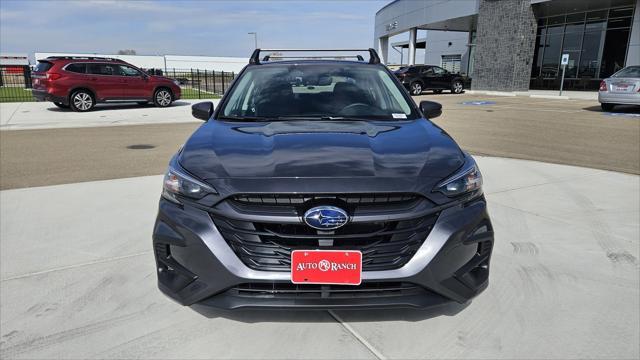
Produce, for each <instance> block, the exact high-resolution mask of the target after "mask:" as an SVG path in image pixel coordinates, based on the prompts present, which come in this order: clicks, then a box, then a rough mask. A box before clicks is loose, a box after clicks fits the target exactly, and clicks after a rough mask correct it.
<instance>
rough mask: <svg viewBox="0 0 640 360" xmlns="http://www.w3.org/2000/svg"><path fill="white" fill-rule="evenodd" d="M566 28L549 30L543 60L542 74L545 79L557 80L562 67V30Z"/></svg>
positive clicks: (549, 28) (560, 27)
mask: <svg viewBox="0 0 640 360" xmlns="http://www.w3.org/2000/svg"><path fill="white" fill-rule="evenodd" d="M563 28H564V26H554V27H548V28H547V39H546V42H545V49H544V57H543V59H542V70H541V74H542V77H543V78H556V77H557V76H558V68H559V66H560V50H561V46H562V37H563V34H562V30H563Z"/></svg>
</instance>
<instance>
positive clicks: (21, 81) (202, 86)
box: [0, 66, 236, 102]
mask: <svg viewBox="0 0 640 360" xmlns="http://www.w3.org/2000/svg"><path fill="white" fill-rule="evenodd" d="M155 73H156V74H158V75H160V74H159V73H160V72H159V71H155ZM162 75H164V76H166V77H169V78H172V79H175V80H177V81H178V83H179V84H180V88H181V89H182V98H183V99H213V98H218V97H220V96H221V95H222V94H223V93H224V92H225V91H226V90H227V89H228V88H229V85H230V84H231V82H232V81H233V79H234V78H235V76H236V74H235V73H234V72H228V71H212V70H200V69H168V70H167V71H166V72H164V74H162ZM21 101H34V98H33V96H32V95H31V68H30V67H29V66H0V102H21Z"/></svg>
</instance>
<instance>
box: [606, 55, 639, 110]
mask: <svg viewBox="0 0 640 360" xmlns="http://www.w3.org/2000/svg"><path fill="white" fill-rule="evenodd" d="M598 101H599V102H600V106H602V110H604V111H611V110H612V109H613V107H614V106H616V105H640V66H637V65H636V66H627V67H626V68H624V69H622V70H620V71H618V72H617V73H615V74H613V75H611V77H610V78H608V79H604V80H602V82H601V83H600V91H598Z"/></svg>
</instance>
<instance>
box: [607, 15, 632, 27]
mask: <svg viewBox="0 0 640 360" xmlns="http://www.w3.org/2000/svg"><path fill="white" fill-rule="evenodd" d="M623 27H627V28H628V27H631V18H630V17H628V18H619V19H609V21H608V22H607V29H615V28H623Z"/></svg>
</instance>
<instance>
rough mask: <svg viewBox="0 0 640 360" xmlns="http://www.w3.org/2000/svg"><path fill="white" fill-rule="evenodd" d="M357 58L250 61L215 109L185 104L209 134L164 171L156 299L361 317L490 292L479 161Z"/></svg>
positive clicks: (426, 109) (371, 64)
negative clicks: (338, 311) (359, 312)
mask: <svg viewBox="0 0 640 360" xmlns="http://www.w3.org/2000/svg"><path fill="white" fill-rule="evenodd" d="M262 51H265V50H262ZM268 51H278V52H284V51H285V50H268ZM297 51H299V50H297ZM307 51H308V50H307ZM351 51H354V50H351ZM364 51H368V52H369V53H370V59H369V61H368V62H365V61H364V60H354V61H349V60H335V59H334V58H332V59H333V60H326V59H325V60H323V59H322V58H321V56H319V55H317V52H319V50H316V51H315V52H316V56H314V57H313V59H312V60H311V59H305V58H302V59H298V60H282V61H270V60H267V61H265V60H262V61H261V60H260V52H261V50H260V49H258V50H256V51H255V52H254V53H253V56H252V57H251V59H250V64H249V65H248V66H246V67H245V68H244V70H242V72H241V73H240V74H239V75H238V77H237V78H236V79H235V81H234V82H233V84H232V85H231V88H230V89H229V91H228V92H226V93H225V95H224V96H223V98H222V100H221V102H220V104H219V106H218V107H217V108H215V109H214V105H213V103H211V102H202V103H198V104H195V105H193V106H192V113H193V115H194V116H195V117H196V118H198V119H201V120H204V121H205V123H204V124H203V125H202V126H200V127H199V128H198V129H197V130H196V131H195V132H194V133H193V135H191V137H190V138H189V139H188V140H187V141H186V143H185V145H184V147H183V148H182V149H180V150H179V151H178V153H177V154H175V155H174V157H173V158H172V159H171V161H170V164H169V168H168V170H167V172H166V175H165V178H164V187H163V191H162V197H161V199H160V204H159V211H158V215H157V219H156V223H155V226H154V229H153V249H154V254H155V259H156V270H157V276H158V285H159V288H160V290H162V291H163V292H164V293H165V294H167V295H168V296H170V297H171V298H173V299H175V300H176V301H177V302H179V303H181V304H184V305H191V304H201V305H209V306H214V307H220V308H227V309H233V308H241V307H270V308H288V307H293V308H371V307H429V306H433V305H438V304H443V303H447V302H450V301H455V302H459V303H464V302H466V301H468V300H469V299H470V298H472V297H474V296H475V295H477V294H478V293H480V292H481V291H482V290H484V289H485V288H486V287H487V285H488V279H489V263H490V258H491V252H492V248H493V241H494V237H493V228H492V225H491V221H490V219H489V215H488V213H487V204H486V200H485V198H484V196H483V191H482V176H481V174H480V170H479V169H478V166H477V164H476V162H475V161H474V159H473V158H472V157H471V156H470V155H469V154H467V153H465V152H463V151H462V150H461V149H460V147H459V146H458V145H457V144H456V143H455V141H454V140H453V139H452V138H451V137H450V136H449V135H448V134H447V133H446V132H445V131H444V130H442V129H441V128H439V127H438V126H437V125H436V124H434V123H432V122H431V121H430V120H428V118H434V117H437V116H438V115H440V113H441V106H440V104H438V103H434V102H431V101H423V102H421V103H420V107H419V108H418V107H417V106H416V105H415V103H414V102H413V100H412V99H411V97H410V96H409V94H407V92H406V91H404V89H402V87H401V84H400V83H399V82H398V81H397V79H396V78H395V77H394V76H393V74H392V73H391V72H390V71H389V70H388V69H387V68H386V66H384V65H382V64H380V60H379V58H378V55H377V54H376V52H375V51H374V50H373V49H369V50H364ZM287 59H290V57H287ZM356 59H357V57H356Z"/></svg>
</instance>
